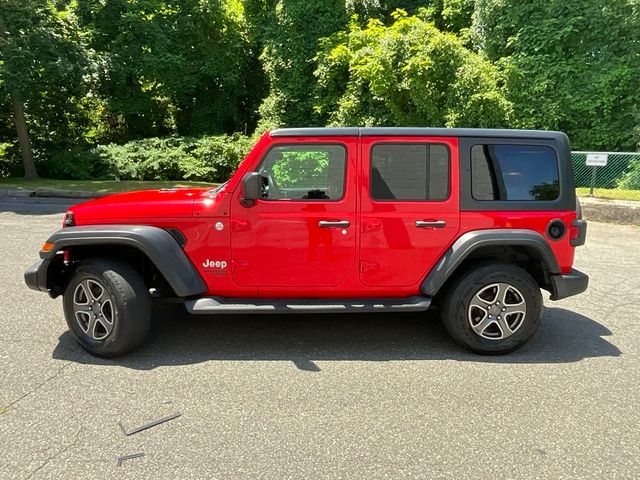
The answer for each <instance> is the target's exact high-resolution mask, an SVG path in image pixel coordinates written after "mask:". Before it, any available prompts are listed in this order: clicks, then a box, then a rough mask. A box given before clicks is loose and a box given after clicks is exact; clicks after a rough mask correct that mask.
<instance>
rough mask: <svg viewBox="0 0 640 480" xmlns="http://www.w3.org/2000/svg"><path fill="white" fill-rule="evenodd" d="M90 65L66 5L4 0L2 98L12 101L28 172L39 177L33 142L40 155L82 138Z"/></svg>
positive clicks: (0, 39)
mask: <svg viewBox="0 0 640 480" xmlns="http://www.w3.org/2000/svg"><path fill="white" fill-rule="evenodd" d="M92 67H93V65H92V62H91V59H90V55H89V52H88V51H87V50H86V48H85V44H84V42H83V38H82V35H81V33H80V32H79V31H78V28H77V23H76V18H75V16H74V15H73V13H72V11H71V10H70V9H69V8H67V7H65V6H64V4H62V3H61V4H60V5H58V4H57V3H54V2H52V1H47V0H4V1H3V2H2V3H0V100H4V103H5V105H6V104H7V103H8V104H9V108H7V109H6V110H5V109H4V108H3V112H7V111H11V112H12V117H13V123H14V124H15V129H16V133H17V138H18V141H19V144H20V150H21V154H22V155H21V156H22V161H23V165H24V173H25V176H26V177H28V178H34V177H36V176H37V172H36V168H35V162H34V158H33V157H34V155H33V154H32V145H33V149H34V152H35V156H36V158H40V157H42V155H43V154H44V152H47V151H52V150H56V149H59V148H66V147H68V146H70V145H73V144H76V143H78V142H82V141H83V139H84V135H85V134H86V133H87V130H88V126H89V124H90V122H89V120H88V110H89V109H90V107H91V105H90V104H91V100H90V99H87V98H86V94H87V92H88V86H87V84H88V81H89V80H88V79H90V77H91V71H92ZM5 114H6V113H5ZM29 133H30V134H31V139H30V138H29V137H30V136H29Z"/></svg>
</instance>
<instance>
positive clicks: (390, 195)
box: [370, 143, 449, 201]
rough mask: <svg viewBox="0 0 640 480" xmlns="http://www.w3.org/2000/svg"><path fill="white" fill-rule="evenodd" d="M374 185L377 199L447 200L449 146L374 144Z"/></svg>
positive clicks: (372, 156) (374, 197)
mask: <svg viewBox="0 0 640 480" xmlns="http://www.w3.org/2000/svg"><path fill="white" fill-rule="evenodd" d="M370 187H371V197H372V198H373V199H375V200H405V201H406V200H414V201H426V200H446V199H447V198H448V197H449V149H448V148H447V147H446V146H444V145H437V144H435V145H430V144H423V143H410V144H404V145H400V144H378V145H374V147H373V148H372V149H371V182H370Z"/></svg>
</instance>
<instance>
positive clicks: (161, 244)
mask: <svg viewBox="0 0 640 480" xmlns="http://www.w3.org/2000/svg"><path fill="white" fill-rule="evenodd" d="M47 243H52V244H54V247H53V248H52V249H51V250H50V251H46V252H45V251H41V252H40V258H41V259H42V261H43V262H42V264H43V265H44V268H45V269H47V268H49V264H50V262H51V261H52V260H53V258H54V257H55V255H56V254H57V252H59V251H60V250H62V249H64V248H66V247H73V246H81V245H124V246H128V247H133V248H135V249H137V250H139V251H141V252H142V253H144V254H145V255H146V256H147V257H148V258H149V260H150V261H151V262H152V263H153V264H154V265H155V267H156V268H157V269H158V270H159V271H160V273H162V275H163V276H164V278H165V279H166V280H167V283H169V285H170V286H171V288H173V291H174V292H175V293H176V295H177V296H179V297H190V296H194V295H200V294H202V293H204V292H205V291H206V290H207V286H206V284H205V282H204V280H203V279H202V277H201V276H200V273H199V272H198V270H196V268H195V267H194V265H193V263H191V261H190V260H189V258H188V257H187V255H186V253H185V252H184V250H183V249H182V248H181V246H180V244H179V243H178V241H177V240H176V238H174V236H173V235H171V234H170V233H169V232H168V231H166V230H164V229H162V228H159V227H152V226H149V225H89V226H80V227H69V228H63V229H61V230H58V231H57V232H55V233H54V234H53V235H51V237H49V239H48V240H47ZM41 268H42V267H41ZM39 278H41V279H46V278H48V275H47V272H46V271H45V272H42V274H41V275H39ZM42 281H43V280H40V282H42Z"/></svg>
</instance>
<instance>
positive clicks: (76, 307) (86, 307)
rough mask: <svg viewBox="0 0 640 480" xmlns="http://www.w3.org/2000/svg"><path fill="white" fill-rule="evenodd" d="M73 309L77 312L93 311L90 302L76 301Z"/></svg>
mask: <svg viewBox="0 0 640 480" xmlns="http://www.w3.org/2000/svg"><path fill="white" fill-rule="evenodd" d="M73 309H74V310H75V311H76V312H89V313H91V305H89V304H88V303H87V304H84V303H76V304H74V305H73Z"/></svg>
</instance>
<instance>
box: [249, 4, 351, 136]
mask: <svg viewBox="0 0 640 480" xmlns="http://www.w3.org/2000/svg"><path fill="white" fill-rule="evenodd" d="M263 7H264V9H265V10H266V11H264V13H263V14H262V16H260V17H259V18H260V19H261V20H262V21H264V22H265V23H264V25H263V26H262V28H260V29H259V30H260V33H259V35H260V38H261V43H262V45H263V51H262V55H261V57H260V58H261V60H262V63H263V66H264V69H265V72H266V75H267V78H268V80H269V95H268V96H267V98H266V99H265V100H264V102H263V103H262V105H261V106H260V114H261V117H262V121H263V128H269V127H274V126H310V125H320V124H321V120H320V118H319V117H318V116H317V115H316V114H315V112H314V109H313V98H312V94H313V90H314V87H315V84H316V80H315V78H314V76H313V71H314V70H315V68H316V65H315V61H314V57H315V55H316V52H317V49H318V42H319V39H320V38H322V37H326V36H329V35H332V34H333V33H335V32H337V31H339V30H340V29H342V28H344V26H345V25H346V23H347V20H348V17H347V12H346V7H345V2H344V0H341V1H338V0H279V1H277V2H264V3H263Z"/></svg>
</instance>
